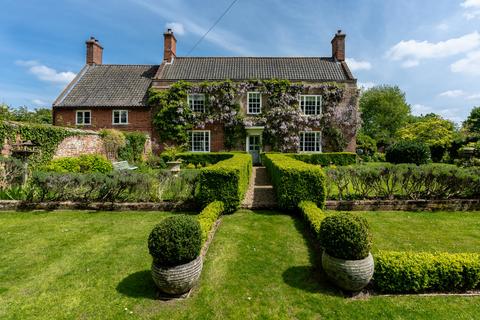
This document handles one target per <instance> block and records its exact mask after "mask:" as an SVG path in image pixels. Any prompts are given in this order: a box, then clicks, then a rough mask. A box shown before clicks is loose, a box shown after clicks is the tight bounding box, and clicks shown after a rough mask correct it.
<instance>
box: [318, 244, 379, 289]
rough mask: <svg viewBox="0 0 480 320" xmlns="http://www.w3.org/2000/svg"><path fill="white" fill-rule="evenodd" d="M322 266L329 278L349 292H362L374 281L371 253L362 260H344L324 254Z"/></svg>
mask: <svg viewBox="0 0 480 320" xmlns="http://www.w3.org/2000/svg"><path fill="white" fill-rule="evenodd" d="M322 266H323V270H324V271H325V273H326V274H327V276H328V278H329V279H330V280H331V281H332V282H333V283H334V284H335V285H337V286H338V287H340V288H341V289H343V290H347V291H360V290H362V289H363V288H365V287H366V286H367V284H368V283H369V282H370V280H371V279H372V276H373V268H374V266H373V257H372V254H371V253H369V254H368V257H366V258H365V259H362V260H344V259H337V258H334V257H332V256H330V255H328V253H326V252H323V255H322Z"/></svg>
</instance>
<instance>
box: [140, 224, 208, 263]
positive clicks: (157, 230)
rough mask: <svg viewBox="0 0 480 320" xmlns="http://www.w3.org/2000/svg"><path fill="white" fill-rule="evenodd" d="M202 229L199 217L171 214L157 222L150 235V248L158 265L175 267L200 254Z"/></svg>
mask: <svg viewBox="0 0 480 320" xmlns="http://www.w3.org/2000/svg"><path fill="white" fill-rule="evenodd" d="M201 247H202V231H201V229H200V224H199V223H198V221H197V219H195V218H194V217H191V216H186V215H177V216H171V217H168V218H165V219H163V220H162V221H161V222H160V223H159V224H157V225H156V226H155V227H154V228H153V230H152V232H151V233H150V236H149V237H148V250H149V252H150V255H151V256H152V257H153V261H154V263H155V264H156V265H158V266H163V267H173V266H177V265H181V264H185V263H188V262H190V261H192V260H194V259H195V258H197V257H198V255H199V254H200V250H201Z"/></svg>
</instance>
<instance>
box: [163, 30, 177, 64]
mask: <svg viewBox="0 0 480 320" xmlns="http://www.w3.org/2000/svg"><path fill="white" fill-rule="evenodd" d="M176 56H177V39H175V35H174V34H173V31H172V29H167V31H166V32H165V33H164V34H163V61H167V62H171V61H172V60H173V59H174V58H175V57H176Z"/></svg>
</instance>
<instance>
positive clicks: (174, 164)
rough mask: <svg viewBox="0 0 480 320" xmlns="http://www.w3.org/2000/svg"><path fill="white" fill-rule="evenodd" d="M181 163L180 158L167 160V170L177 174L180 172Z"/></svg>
mask: <svg viewBox="0 0 480 320" xmlns="http://www.w3.org/2000/svg"><path fill="white" fill-rule="evenodd" d="M181 164H182V161H181V160H175V161H167V166H168V170H170V172H172V173H173V174H178V173H179V172H180V165H181Z"/></svg>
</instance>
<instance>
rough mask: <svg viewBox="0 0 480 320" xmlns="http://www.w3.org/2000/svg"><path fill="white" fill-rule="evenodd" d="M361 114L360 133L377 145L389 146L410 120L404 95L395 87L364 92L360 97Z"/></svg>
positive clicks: (384, 87)
mask: <svg viewBox="0 0 480 320" xmlns="http://www.w3.org/2000/svg"><path fill="white" fill-rule="evenodd" d="M360 111H361V113H362V115H361V117H362V121H363V125H362V129H361V132H362V133H364V134H365V135H367V136H370V137H371V138H373V139H375V140H376V141H377V144H378V145H389V144H391V143H392V142H393V141H394V138H395V134H396V132H397V131H398V129H400V128H401V127H403V126H404V125H405V124H406V123H407V122H408V121H409V120H410V117H411V115H410V112H411V110H410V105H409V104H408V103H407V102H406V101H405V93H403V92H402V91H401V90H400V88H398V87H397V86H387V85H384V86H377V87H373V88H371V89H368V90H366V91H365V92H364V93H363V94H362V96H361V97H360Z"/></svg>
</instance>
